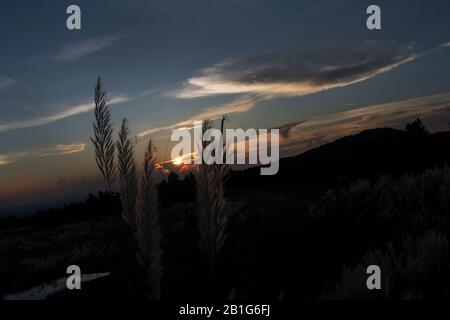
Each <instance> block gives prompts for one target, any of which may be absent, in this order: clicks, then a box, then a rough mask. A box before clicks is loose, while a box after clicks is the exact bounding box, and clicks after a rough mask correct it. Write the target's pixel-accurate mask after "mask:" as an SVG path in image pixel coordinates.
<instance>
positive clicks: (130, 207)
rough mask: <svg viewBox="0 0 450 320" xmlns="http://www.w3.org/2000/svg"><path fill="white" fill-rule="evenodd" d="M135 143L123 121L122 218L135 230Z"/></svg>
mask: <svg viewBox="0 0 450 320" xmlns="http://www.w3.org/2000/svg"><path fill="white" fill-rule="evenodd" d="M134 144H135V143H134V141H133V140H132V138H130V130H129V127H128V121H127V119H123V121H122V127H121V130H120V132H119V140H118V141H117V153H118V163H117V168H118V172H119V187H120V199H121V202H122V217H123V219H124V220H125V222H126V223H127V224H128V225H129V226H131V227H132V228H133V229H135V227H136V212H135V211H136V210H135V204H136V194H137V183H136V165H135V162H134Z"/></svg>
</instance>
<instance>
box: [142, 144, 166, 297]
mask: <svg viewBox="0 0 450 320" xmlns="http://www.w3.org/2000/svg"><path fill="white" fill-rule="evenodd" d="M155 161H156V158H155V155H154V148H153V145H152V141H151V140H150V141H149V144H148V147H147V150H146V152H145V157H144V164H143V169H142V174H141V179H140V185H139V193H138V200H137V216H136V227H137V232H136V238H137V243H138V248H139V252H138V259H139V262H140V263H141V265H142V266H143V268H144V270H145V272H146V282H147V286H148V298H149V299H151V300H159V299H161V274H162V268H161V238H162V237H161V228H160V224H159V209H158V192H157V188H156V185H155V183H154V175H155V164H156V163H155Z"/></svg>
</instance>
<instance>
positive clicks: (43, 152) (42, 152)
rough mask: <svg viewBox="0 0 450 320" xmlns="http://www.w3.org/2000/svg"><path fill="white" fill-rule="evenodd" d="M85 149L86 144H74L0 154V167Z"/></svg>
mask: <svg viewBox="0 0 450 320" xmlns="http://www.w3.org/2000/svg"><path fill="white" fill-rule="evenodd" d="M85 149H86V144H85V143H82V142H76V143H72V144H67V145H65V144H59V145H56V146H55V147H52V148H44V149H35V150H27V151H18V152H10V153H5V154H0V166H2V165H7V164H10V163H14V162H18V161H21V160H24V159H29V158H41V157H50V156H62V155H68V154H73V153H78V152H83V151H84V150H85Z"/></svg>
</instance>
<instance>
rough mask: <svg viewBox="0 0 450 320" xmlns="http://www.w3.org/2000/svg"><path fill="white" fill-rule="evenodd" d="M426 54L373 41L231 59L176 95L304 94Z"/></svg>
mask: <svg viewBox="0 0 450 320" xmlns="http://www.w3.org/2000/svg"><path fill="white" fill-rule="evenodd" d="M421 55H422V54H421V53H419V52H418V50H417V49H416V48H415V46H414V45H413V44H407V45H398V44H397V43H396V42H394V41H391V42H384V41H383V42H382V41H372V42H366V43H364V44H363V45H361V46H358V47H345V48H334V49H325V50H318V51H315V52H310V53H309V52H296V53H290V54H267V55H259V56H253V57H248V58H243V59H228V60H226V61H223V62H221V63H218V64H216V65H213V66H212V67H209V68H206V69H203V70H201V71H200V72H199V74H198V75H197V76H194V77H192V78H190V79H188V80H187V82H186V83H185V84H184V86H183V87H182V88H181V89H180V90H177V91H175V92H171V95H172V96H175V97H176V98H180V99H192V98H199V97H208V96H214V95H222V94H257V95H263V96H268V97H274V96H304V95H308V94H313V93H317V92H321V91H324V90H329V89H333V88H339V87H345V86H348V85H351V84H355V83H358V82H361V81H364V80H367V79H370V78H372V77H374V76H376V75H378V74H381V73H384V72H388V71H390V70H392V69H395V68H397V67H398V66H400V65H402V64H404V63H407V62H409V61H412V60H414V59H416V58H417V57H419V56H421Z"/></svg>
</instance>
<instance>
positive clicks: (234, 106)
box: [137, 96, 258, 138]
mask: <svg viewBox="0 0 450 320" xmlns="http://www.w3.org/2000/svg"><path fill="white" fill-rule="evenodd" d="M257 100H258V99H257V98H256V97H252V96H247V97H242V98H239V99H237V100H235V101H233V102H231V103H228V104H224V105H220V106H214V107H210V108H208V109H206V110H205V111H202V112H200V113H198V114H196V115H194V116H192V117H191V118H189V119H187V120H184V121H181V122H177V123H175V124H171V125H168V126H165V127H159V128H153V129H149V130H145V131H143V132H140V133H138V134H137V137H138V138H142V137H145V136H148V135H150V134H154V133H156V132H159V131H164V130H174V129H181V128H183V127H184V128H186V127H187V128H186V129H191V128H192V126H193V124H194V121H201V120H216V119H219V118H220V117H222V116H225V115H230V114H235V113H243V112H248V111H250V110H251V109H253V108H254V107H255V106H256V103H257Z"/></svg>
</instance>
